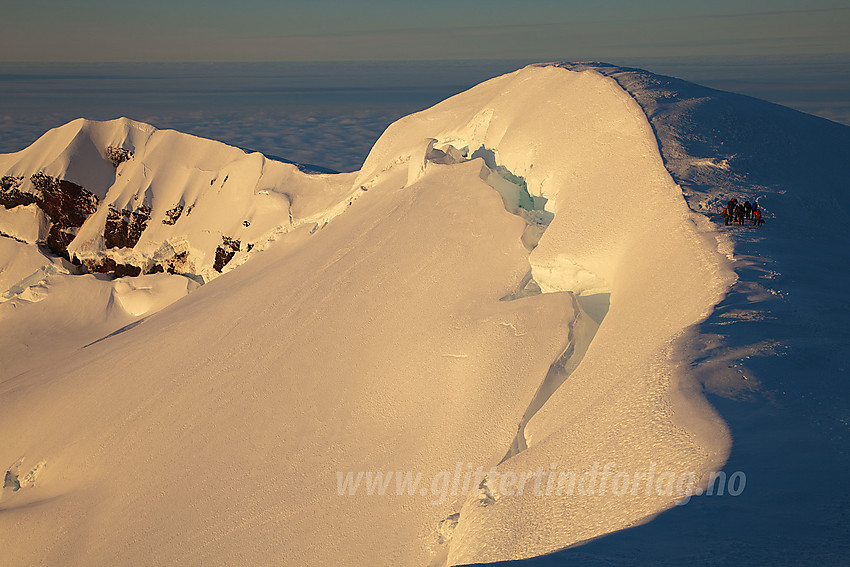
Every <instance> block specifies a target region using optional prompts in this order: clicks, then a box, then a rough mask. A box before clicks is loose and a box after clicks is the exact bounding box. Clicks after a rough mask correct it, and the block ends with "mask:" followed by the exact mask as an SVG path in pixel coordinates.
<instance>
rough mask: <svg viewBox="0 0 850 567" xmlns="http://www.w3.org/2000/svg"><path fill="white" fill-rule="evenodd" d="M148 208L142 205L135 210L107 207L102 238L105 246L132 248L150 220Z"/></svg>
mask: <svg viewBox="0 0 850 567" xmlns="http://www.w3.org/2000/svg"><path fill="white" fill-rule="evenodd" d="M150 218H151V215H150V210H149V209H148V208H147V207H145V206H144V205H142V206H141V207H139V209H138V210H137V211H128V210H126V209H121V210H120V211H118V210H116V209H113V208H112V207H109V211H108V212H107V215H106V226H105V227H104V229H103V239H104V243H105V245H106V247H107V248H133V247H134V246H135V245H136V243H137V242H138V241H139V238H141V236H142V232H144V230H145V228H147V226H148V221H149V220H150Z"/></svg>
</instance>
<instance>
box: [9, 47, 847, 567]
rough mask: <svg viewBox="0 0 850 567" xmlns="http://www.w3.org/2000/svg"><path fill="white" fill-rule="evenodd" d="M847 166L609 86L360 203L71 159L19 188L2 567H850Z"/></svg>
mask: <svg viewBox="0 0 850 567" xmlns="http://www.w3.org/2000/svg"><path fill="white" fill-rule="evenodd" d="M848 155H850V128H848V127H847V126H843V125H839V124H836V123H833V122H829V121H827V120H824V119H820V118H816V117H813V116H809V115H805V114H802V113H799V112H796V111H793V110H790V109H787V108H784V107H780V106H777V105H773V104H770V103H767V102H763V101H759V100H756V99H752V98H748V97H744V96H740V95H734V94H731V93H724V92H721V91H715V90H712V89H708V88H704V87H700V86H698V85H694V84H691V83H686V82H684V81H679V80H677V79H672V78H669V77H661V76H657V75H653V74H651V73H648V72H645V71H640V70H636V69H624V68H617V67H612V66H609V65H605V64H593V63H585V64H539V65H532V66H529V67H526V68H524V69H521V70H519V71H516V72H514V73H510V74H507V75H504V76H501V77H496V78H494V79H491V80H489V81H486V82H485V83H482V84H480V85H478V86H476V87H474V88H472V89H470V90H468V91H466V92H463V93H461V94H458V95H456V96H454V97H452V98H450V99H448V100H446V101H444V102H442V103H440V104H438V105H436V106H434V107H432V108H430V109H427V110H424V111H422V112H419V113H416V114H413V115H411V116H407V117H405V118H403V119H401V120H399V121H397V122H395V123H394V124H392V125H391V126H390V127H389V128H388V129H387V130H386V132H385V133H384V134H383V135H382V136H381V137H380V139H379V140H378V141H377V143H376V144H375V145H374V147H373V148H372V150H371V152H370V153H369V156H368V158H367V159H366V161H365V163H364V164H363V167H362V168H361V169H360V170H359V171H358V172H354V173H343V174H332V173H315V172H310V171H306V168H299V167H298V166H297V165H295V164H290V163H283V162H281V161H277V160H274V159H269V158H267V157H265V156H263V155H262V154H260V153H256V152H254V153H247V152H245V151H243V150H240V149H238V148H234V147H231V146H227V145H225V144H222V143H219V142H215V141H211V140H206V139H201V138H197V137H194V136H190V135H187V134H182V133H179V132H175V131H170V130H156V129H155V128H153V127H152V126H149V125H147V124H143V123H139V122H134V121H132V120H128V119H125V118H121V119H117V120H112V121H109V122H95V121H90V120H84V119H79V120H75V121H73V122H70V123H68V124H66V125H64V126H61V127H59V128H56V129H54V130H51V131H49V132H47V133H46V134H44V135H43V136H42V137H41V138H39V139H38V140H37V141H36V142H35V143H33V144H32V145H31V146H30V147H28V148H26V149H24V150H22V151H20V152H17V153H14V154H4V155H0V176H2V185H1V186H0V204H2V207H0V329H2V333H0V353H3V354H2V362H0V408H2V411H1V412H0V431H2V432H3V442H2V443H0V473H2V474H4V484H3V487H2V489H0V528H2V529H0V531H2V533H3V534H4V535H3V536H0V538H2V539H0V541H3V546H2V548H3V554H4V556H5V557H6V558H7V559H6V560H8V561H9V562H10V563H9V564H15V565H25V564H53V565H59V564H61V565H92V564H94V565H106V564H132V565H140V564H160V563H175V564H191V565H218V564H221V565H223V564H269V565H271V564H275V565H281V564H283V565H296V564H297V565H420V566H425V565H434V566H438V565H464V564H472V563H487V562H496V561H505V560H511V559H525V558H531V557H537V556H541V555H545V554H551V553H555V552H559V550H564V549H565V548H570V547H571V546H579V545H580V547H576V548H575V549H574V550H567V551H560V553H556V555H553V556H551V557H550V558H549V559H550V560H552V561H559V560H560V559H563V560H564V561H565V562H579V561H581V560H582V559H586V558H588V557H590V558H595V560H598V561H602V562H604V561H614V560H616V559H617V558H619V560H622V558H623V557H631V558H632V559H633V560H634V561H635V562H646V563H648V564H649V563H657V562H661V561H671V562H673V563H680V562H682V561H688V560H692V559H693V558H694V557H697V558H702V559H706V558H714V559H716V560H717V561H721V559H726V560H729V561H731V560H732V558H733V557H734V558H736V560H740V561H742V562H743V563H747V562H748V561H749V562H752V563H763V562H766V561H770V560H773V559H775V558H776V557H783V558H784V559H786V560H790V561H793V560H794V557H795V556H794V555H793V554H794V553H798V554H799V553H801V551H800V550H807V551H806V553H807V555H806V559H812V558H820V559H822V560H824V561H826V562H827V563H829V562H830V561H829V560H830V559H835V557H839V556H840V555H833V554H834V553H835V554H839V553H840V551H839V548H840V547H841V546H844V547H845V548H846V547H847V546H848V545H850V542H848V541H847V536H846V534H845V533H844V530H845V529H846V509H843V508H841V506H840V502H841V501H843V502H845V504H846V502H848V501H850V493H848V490H847V489H846V488H843V487H842V488H838V489H837V493H836V490H835V489H834V488H831V487H830V486H831V484H832V483H831V482H830V479H831V478H832V477H833V476H835V473H836V472H841V471H844V470H847V466H848V464H850V463H848V461H849V460H850V459H848V455H847V452H846V447H847V437H848V423H850V422H849V421H848V414H847V408H848V407H850V404H848V402H850V397H849V396H848V393H850V387H848V386H847V368H848V362H850V361H848V354H847V353H848V348H847V347H848V346H850V341H848V331H847V329H846V324H845V323H846V321H847V320H848V316H850V304H848V303H847V300H846V297H845V293H846V292H845V287H846V282H847V276H848V269H850V261H848V260H850V259H848V251H850V242H848V236H847V233H846V230H844V228H845V227H846V226H847V225H848V221H850V218H848V208H847V183H846V180H845V178H844V175H843V174H844V171H843V170H844V167H843V166H844V163H845V162H846V161H847V156H848ZM732 198H736V199H738V201H740V202H743V201H745V200H747V201H749V202H751V203H752V204H754V205H757V206H758V207H759V210H760V211H761V214H762V215H763V219H764V220H765V223H764V224H763V225H753V223H752V221H751V220H749V219H747V220H745V222H744V224H743V225H739V224H733V225H726V224H725V223H724V219H723V217H722V216H721V215H720V213H721V211H722V210H723V209H724V207H725V206H726V204H727V202H728V201H729V200H730V199H732ZM777 423H781V424H782V426H781V427H782V428H784V429H782V430H777ZM795 455H799V456H800V457H799V458H795ZM721 471H722V473H723V474H722V477H720V479H719V480H718V477H719V475H718V473H720V472H721ZM739 475H740V476H739ZM839 476H840V475H839ZM724 481H728V482H727V484H726V485H725V486H724V487H723V488H725V489H726V494H725V495H723V496H720V494H719V491H718V485H719V484H723V482H724ZM721 491H722V489H721ZM709 493H710V494H712V496H708V494H709ZM701 495H702V496H701ZM842 499H843V500H842ZM836 502H838V503H839V504H836ZM665 518H673V520H672V521H667V522H666V523H665ZM754 518H758V521H752V522H750V524H754V525H750V524H747V526H748V527H747V528H746V529H745V528H744V527H743V525H742V524H743V523H745V522H747V521H749V520H752V519H754ZM842 518H844V519H843V520H842ZM797 522H801V523H812V522H818V525H819V526H820V528H819V529H805V528H799V529H798V526H797ZM842 522H843V527H842ZM638 526H640V527H638ZM681 526H690V527H692V529H681ZM735 526H739V527H740V529H732V528H733V527H735ZM726 527H728V528H729V529H726ZM626 528H633V529H631V530H626ZM724 529H725V531H723V530H724ZM622 530H625V531H622ZM640 530H645V531H644V532H641V531H640ZM718 530H719V531H718ZM615 532H619V533H615ZM635 533H636V534H641V533H644V534H649V536H647V537H649V541H652V542H653V543H651V544H646V545H643V544H641V545H638V544H635V543H634V542H631V540H629V537H630V535H629V534H635ZM786 533H787V534H793V536H794V537H795V538H797V539H798V541H797V542H796V543H795V545H794V546H791V544H790V543H789V541H790V537H781V536H783V534H786ZM603 536H607V537H603ZM778 536H779V537H778ZM599 538H602V539H599ZM717 538H723V539H724V541H725V542H726V543H724V544H723V545H718V544H717V541H716V540H717ZM674 541H675V542H677V543H676V545H673V544H672V543H671V542H674ZM826 542H832V543H826ZM630 546H633V547H634V548H635V549H637V548H639V549H640V550H639V551H633V550H632V549H633V547H630ZM812 549H817V550H818V551H812ZM579 550H584V551H582V552H581V553H584V554H585V555H570V553H571V552H573V551H576V552H578V551H579ZM795 550H796V551H795ZM677 554H678V555H677ZM559 558H560V559H559ZM594 564H596V563H594Z"/></svg>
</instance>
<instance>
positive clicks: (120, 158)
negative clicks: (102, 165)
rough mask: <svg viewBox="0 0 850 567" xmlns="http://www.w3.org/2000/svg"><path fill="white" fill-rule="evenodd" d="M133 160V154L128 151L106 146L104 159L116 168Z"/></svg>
mask: <svg viewBox="0 0 850 567" xmlns="http://www.w3.org/2000/svg"><path fill="white" fill-rule="evenodd" d="M132 158H133V152H131V151H130V150H125V149H124V148H120V147H116V146H107V147H106V159H108V160H109V161H111V162H112V165H114V166H115V167H118V166H119V165H121V164H122V163H124V162H125V161H129V160H130V159H132Z"/></svg>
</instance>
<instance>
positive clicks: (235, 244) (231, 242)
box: [213, 235, 242, 272]
mask: <svg viewBox="0 0 850 567" xmlns="http://www.w3.org/2000/svg"><path fill="white" fill-rule="evenodd" d="M241 248H242V242H241V241H239V240H237V239H236V238H230V237H229V236H223V235H222V237H221V244H219V246H218V248H216V249H215V263H213V269H214V270H215V271H217V272H221V270H222V268H224V266H226V265H227V263H228V262H230V261H231V260H232V259H233V256H235V255H236V253H237V252H239V250H240V249H241Z"/></svg>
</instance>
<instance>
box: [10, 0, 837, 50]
mask: <svg viewBox="0 0 850 567" xmlns="http://www.w3.org/2000/svg"><path fill="white" fill-rule="evenodd" d="M0 13H2V15H3V47H2V49H0V61H5V62H29V61H78V62H81V61H86V62H100V61H334V60H336V61H348V60H418V59H419V60H434V59H437V60H439V59H488V58H493V59H503V58H511V59H535V60H554V59H570V60H578V59H606V60H611V59H618V58H633V57H668V56H697V57H703V56H766V55H772V56H785V55H803V56H826V55H839V56H847V55H850V39H848V36H850V34H848V30H850V4H848V3H847V1H846V0H808V1H799V0H794V1H791V0H737V1H734V0H715V1H711V2H695V1H692V0H646V1H642V2H634V1H633V0H607V1H606V0H598V1H594V0H526V1H523V2H517V1H516V0H486V1H483V0H453V1H447V0H428V1H425V2H423V1H421V0H415V1H414V0H366V1H361V0H349V1H345V2H343V1H341V0H283V1H280V0H238V1H236V0H180V1H175V0H144V1H141V2H121V1H118V2H116V1H111V2H106V1H104V0H70V1H69V0H64V1H56V0H29V1H27V2H15V3H11V2H9V1H8V0H0Z"/></svg>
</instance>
